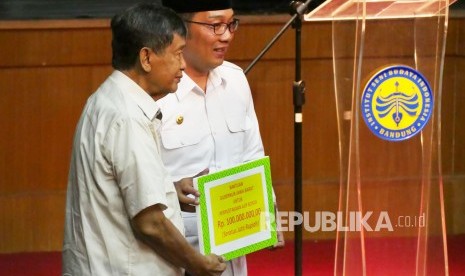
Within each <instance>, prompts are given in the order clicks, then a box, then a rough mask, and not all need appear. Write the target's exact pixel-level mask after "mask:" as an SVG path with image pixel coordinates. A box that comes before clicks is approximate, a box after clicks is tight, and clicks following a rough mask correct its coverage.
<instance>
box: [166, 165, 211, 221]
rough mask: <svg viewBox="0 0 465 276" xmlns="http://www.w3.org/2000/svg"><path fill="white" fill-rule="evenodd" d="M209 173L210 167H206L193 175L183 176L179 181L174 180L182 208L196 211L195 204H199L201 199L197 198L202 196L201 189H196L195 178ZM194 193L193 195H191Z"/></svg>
mask: <svg viewBox="0 0 465 276" xmlns="http://www.w3.org/2000/svg"><path fill="white" fill-rule="evenodd" d="M205 174H208V169H205V170H203V171H201V172H200V173H198V174H197V175H194V176H193V177H187V178H183V179H181V180H179V181H176V182H174V187H175V188H176V193H177V194H178V200H179V205H180V206H181V210H182V211H184V212H190V213H193V212H195V205H199V201H198V200H197V199H196V198H197V197H199V196H200V193H199V191H197V190H196V189H194V183H193V178H194V177H198V176H201V175H205ZM189 195H192V196H194V197H192V196H189Z"/></svg>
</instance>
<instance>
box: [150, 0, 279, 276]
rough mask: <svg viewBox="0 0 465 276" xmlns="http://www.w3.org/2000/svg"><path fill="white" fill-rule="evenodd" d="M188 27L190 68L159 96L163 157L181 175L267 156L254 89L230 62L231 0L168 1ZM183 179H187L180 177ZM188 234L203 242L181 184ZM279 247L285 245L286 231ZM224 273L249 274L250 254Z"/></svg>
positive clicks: (230, 264)
mask: <svg viewBox="0 0 465 276" xmlns="http://www.w3.org/2000/svg"><path fill="white" fill-rule="evenodd" d="M163 5H165V6H168V7H170V8H172V9H173V10H175V11H176V12H178V13H179V14H180V15H181V17H182V18H183V19H184V21H185V22H186V23H187V26H188V36H187V41H186V43H187V44H186V48H185V49H184V58H185V61H186V69H185V71H184V74H183V78H182V80H181V82H180V83H179V86H178V90H177V91H176V93H173V94H170V95H167V96H166V97H164V98H162V99H160V100H158V101H157V103H158V104H159V105H160V108H161V110H162V112H163V119H162V130H161V140H162V159H163V162H164V164H165V166H166V167H167V169H168V171H169V172H170V173H171V175H172V176H173V178H174V179H175V180H179V179H181V178H185V177H189V176H194V175H197V174H199V173H205V169H208V170H209V171H210V172H214V171H217V170H221V169H224V168H227V167H231V166H233V165H237V164H240V163H243V162H246V161H250V160H254V159H257V158H260V157H263V156H264V150H263V144H262V140H261V137H260V131H259V127H258V121H257V116H256V114H255V110H254V105H253V100H252V94H251V92H250V87H249V84H248V82H247V79H246V77H245V75H244V73H243V71H242V69H241V68H240V67H238V66H236V65H234V64H232V63H229V62H226V61H224V58H225V55H226V52H227V50H228V47H229V44H230V42H231V41H232V39H233V37H234V32H235V31H236V30H237V27H238V25H239V20H238V19H236V18H234V12H233V10H232V7H231V2H230V1H229V0H164V1H163ZM180 183H183V182H180ZM176 189H177V191H178V196H179V197H180V198H179V200H180V202H181V208H182V209H183V211H190V212H191V213H189V212H183V219H184V224H185V229H186V238H187V239H188V240H189V241H190V242H191V244H193V245H195V246H197V247H198V233H197V223H196V215H195V213H192V212H193V211H194V210H195V209H194V208H193V206H192V205H189V204H197V202H195V201H194V200H193V199H192V198H189V197H186V196H184V195H187V194H194V195H198V193H197V191H195V190H194V189H193V188H192V187H191V186H189V184H188V183H187V185H184V186H183V185H182V184H181V185H177V187H176ZM278 240H279V243H278V244H277V247H281V246H283V239H282V234H281V233H279V235H278ZM223 275H247V266H246V261H245V257H241V258H237V259H234V260H232V261H231V262H228V267H227V269H226V271H225V272H224V274H223Z"/></svg>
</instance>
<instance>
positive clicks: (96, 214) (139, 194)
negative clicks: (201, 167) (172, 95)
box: [63, 71, 184, 276]
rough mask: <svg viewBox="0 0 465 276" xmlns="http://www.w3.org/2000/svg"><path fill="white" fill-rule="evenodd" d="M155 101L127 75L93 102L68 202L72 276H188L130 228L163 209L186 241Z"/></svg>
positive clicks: (82, 127)
mask: <svg viewBox="0 0 465 276" xmlns="http://www.w3.org/2000/svg"><path fill="white" fill-rule="evenodd" d="M158 110H159V108H158V105H157V104H156V103H155V101H154V100H153V99H152V98H151V97H150V96H149V95H148V94H147V93H146V92H145V91H143V90H142V89H141V88H140V87H139V86H138V85H137V84H136V83H134V82H133V81H132V80H131V79H129V78H128V77H127V76H126V75H124V74H123V73H121V72H119V71H115V72H113V74H112V75H111V76H110V77H109V78H108V79H107V80H106V81H105V82H104V83H103V84H102V85H101V86H100V88H99V89H98V90H97V91H96V93H95V94H93V95H92V96H91V97H90V98H89V100H88V101H87V104H86V106H85V108H84V111H83V114H82V116H81V118H80V121H79V123H78V126H77V130H76V134H75V138H74V146H73V154H72V159H71V168H70V174H69V181H68V194H67V202H66V220H65V237H64V245H63V274H64V275H76V276H80V275H99V276H100V275H180V274H181V273H182V270H181V269H180V268H176V267H174V266H173V265H171V264H170V263H168V262H166V261H165V260H164V259H163V258H162V257H160V256H159V255H157V254H156V253H155V252H154V251H153V250H152V249H151V248H149V247H148V246H147V245H145V244H144V243H142V242H140V241H139V240H137V239H136V238H135V236H134V233H133V231H132V229H131V226H130V220H131V219H132V218H133V217H134V216H136V215H137V214H138V213H139V212H140V211H142V210H143V209H145V208H147V207H149V206H153V205H155V204H161V205H162V206H163V208H164V214H165V216H166V217H167V218H168V219H170V220H171V221H172V222H173V224H174V225H175V226H176V227H177V228H178V229H179V230H180V231H181V233H184V227H183V223H182V218H181V214H180V208H179V203H178V199H177V195H176V191H175V189H174V186H173V182H172V180H171V178H170V176H169V174H168V172H167V171H166V169H165V167H164V166H163V164H162V160H161V158H160V146H159V136H158V135H159V134H158V128H159V126H160V121H159V120H158V119H155V116H156V113H157V111H158Z"/></svg>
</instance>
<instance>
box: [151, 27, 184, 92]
mask: <svg viewBox="0 0 465 276" xmlns="http://www.w3.org/2000/svg"><path fill="white" fill-rule="evenodd" d="M185 45H186V41H185V40H184V38H182V37H180V36H179V35H178V34H175V35H174V38H173V42H172V43H171V45H169V46H168V47H167V48H166V49H165V51H164V52H162V53H159V54H155V53H154V52H152V53H151V55H150V67H151V70H150V72H149V73H148V75H147V81H148V84H149V91H150V92H151V93H150V94H151V95H152V96H155V97H157V98H159V97H161V96H164V95H165V94H167V93H170V92H174V91H176V89H177V88H178V83H179V81H180V80H181V78H182V71H183V70H184V69H185V67H186V63H185V61H184V57H183V55H182V53H183V49H184V47H185Z"/></svg>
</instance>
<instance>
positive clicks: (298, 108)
mask: <svg viewBox="0 0 465 276" xmlns="http://www.w3.org/2000/svg"><path fill="white" fill-rule="evenodd" d="M311 1H312V0H307V1H306V2H305V3H302V2H299V1H292V2H291V3H290V6H291V14H293V16H292V18H291V19H290V20H289V21H288V22H287V23H286V24H285V25H284V27H283V28H282V29H281V30H280V31H279V32H278V33H277V34H276V35H275V37H274V38H273V39H272V40H271V41H270V42H269V43H268V44H267V45H266V46H265V48H264V49H263V50H262V51H261V52H260V54H258V56H257V57H256V58H255V59H254V60H253V61H252V62H251V63H250V65H249V66H248V67H247V68H246V69H245V70H244V73H245V74H247V73H248V72H249V71H250V69H251V68H252V67H253V66H254V65H255V64H256V63H257V62H258V60H260V58H261V57H262V56H263V55H264V54H265V53H266V52H267V51H268V50H269V49H270V48H271V46H273V44H274V43H275V42H276V41H277V40H278V39H279V38H280V37H281V35H282V34H283V33H284V32H285V31H286V30H287V28H289V26H290V25H291V24H292V28H294V29H295V80H294V83H293V87H292V91H293V104H294V209H295V211H296V212H297V213H299V214H302V106H303V105H304V103H305V94H304V93H305V82H304V81H303V80H302V79H301V67H302V64H301V62H302V61H301V55H302V41H301V34H302V17H303V15H304V14H305V13H306V12H307V9H308V5H309V4H310V2H311ZM294 244H295V248H294V259H295V260H294V274H295V275H296V276H300V275H302V224H299V225H296V226H295V232H294Z"/></svg>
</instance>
